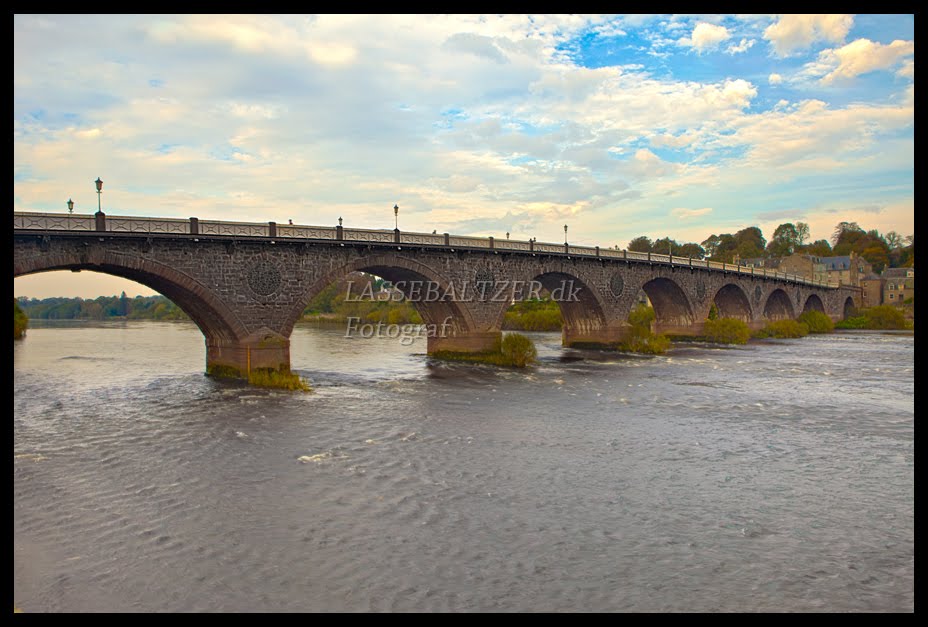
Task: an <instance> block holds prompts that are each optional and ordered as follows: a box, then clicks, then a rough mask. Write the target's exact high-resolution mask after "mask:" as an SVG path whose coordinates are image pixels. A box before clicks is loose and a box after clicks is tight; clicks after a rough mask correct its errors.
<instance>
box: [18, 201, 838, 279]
mask: <svg viewBox="0 0 928 627" xmlns="http://www.w3.org/2000/svg"><path fill="white" fill-rule="evenodd" d="M13 230H14V231H15V230H24V231H73V232H88V231H102V232H112V233H150V234H166V235H192V236H196V235H210V236H231V237H266V238H277V239H304V240H322V241H328V242H333V241H340V242H355V243H357V242H364V243H369V244H376V245H396V244H407V245H416V246H440V247H442V248H444V247H448V248H472V249H481V250H491V249H492V250H494V251H496V250H504V251H511V252H517V253H529V254H538V253H544V254H549V253H554V254H561V255H567V256H577V257H594V258H607V259H619V260H624V261H626V262H628V261H635V262H647V263H651V264H655V263H657V264H663V265H673V266H682V267H690V268H706V269H709V270H721V271H722V272H736V273H738V274H747V275H751V276H758V277H764V278H769V279H777V280H786V281H791V282H794V283H801V284H804V285H813V286H816V287H827V288H838V287H840V284H837V283H832V282H826V281H814V280H812V279H810V278H808V277H805V276H802V275H797V274H789V273H785V272H778V271H776V270H768V269H767V268H755V267H749V266H742V265H739V264H731V263H722V262H720V261H709V260H708V259H692V258H690V257H675V256H673V255H662V254H658V253H641V252H635V251H631V250H616V249H614V248H599V247H595V246H594V247H591V246H576V245H573V244H552V243H548V242H537V241H534V240H529V241H523V240H511V239H508V238H507V239H496V238H493V237H473V236H470V235H449V234H447V233H441V234H439V233H414V232H405V231H398V230H396V229H393V230H387V229H349V228H342V227H341V226H338V227H326V226H307V225H301V224H300V225H297V224H286V225H284V224H280V225H279V224H277V223H275V222H225V221H219V220H198V219H197V218H190V219H189V220H184V219H182V218H144V217H136V216H109V215H107V216H104V215H103V214H94V215H87V214H58V213H34V212H23V211H14V212H13Z"/></svg>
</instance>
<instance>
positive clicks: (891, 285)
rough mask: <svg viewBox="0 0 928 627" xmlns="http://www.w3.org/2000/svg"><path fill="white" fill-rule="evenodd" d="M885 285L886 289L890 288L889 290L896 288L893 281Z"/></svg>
mask: <svg viewBox="0 0 928 627" xmlns="http://www.w3.org/2000/svg"><path fill="white" fill-rule="evenodd" d="M886 287H887V288H888V289H891V290H894V289H896V285H895V284H894V283H890V284H888V285H887V286H886Z"/></svg>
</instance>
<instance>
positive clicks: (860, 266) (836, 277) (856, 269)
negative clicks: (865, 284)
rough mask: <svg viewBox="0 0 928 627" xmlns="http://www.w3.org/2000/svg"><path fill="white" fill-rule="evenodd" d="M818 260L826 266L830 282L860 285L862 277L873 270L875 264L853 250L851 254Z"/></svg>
mask: <svg viewBox="0 0 928 627" xmlns="http://www.w3.org/2000/svg"><path fill="white" fill-rule="evenodd" d="M818 260H819V262H820V263H822V264H823V265H824V266H825V272H826V274H827V275H828V281H829V282H830V283H839V284H840V285H853V286H855V287H860V279H861V278H863V277H865V276H867V275H868V274H870V273H871V272H873V265H872V264H870V262H869V261H867V260H866V259H864V258H863V257H861V256H859V255H858V254H857V253H855V252H853V251H851V254H850V255H842V256H838V257H818Z"/></svg>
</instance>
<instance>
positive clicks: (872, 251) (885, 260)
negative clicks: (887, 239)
mask: <svg viewBox="0 0 928 627" xmlns="http://www.w3.org/2000/svg"><path fill="white" fill-rule="evenodd" d="M860 256H861V257H863V258H864V259H866V260H867V261H868V262H870V264H872V265H873V271H874V272H877V273H879V272H882V271H883V268H885V267H886V266H888V265H889V254H887V252H886V250H884V249H883V248H882V247H881V246H870V247H868V248H865V249H864V250H863V252H861V253H860Z"/></svg>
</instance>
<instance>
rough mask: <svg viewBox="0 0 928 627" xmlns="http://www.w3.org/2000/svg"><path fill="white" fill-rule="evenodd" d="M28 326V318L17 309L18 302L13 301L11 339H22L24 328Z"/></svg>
mask: <svg viewBox="0 0 928 627" xmlns="http://www.w3.org/2000/svg"><path fill="white" fill-rule="evenodd" d="M28 326H29V318H28V317H27V316H26V314H25V313H23V310H22V309H20V307H19V302H17V301H16V299H15V298H14V299H13V339H14V340H18V339H22V337H23V336H24V335H26V328H27V327H28Z"/></svg>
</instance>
